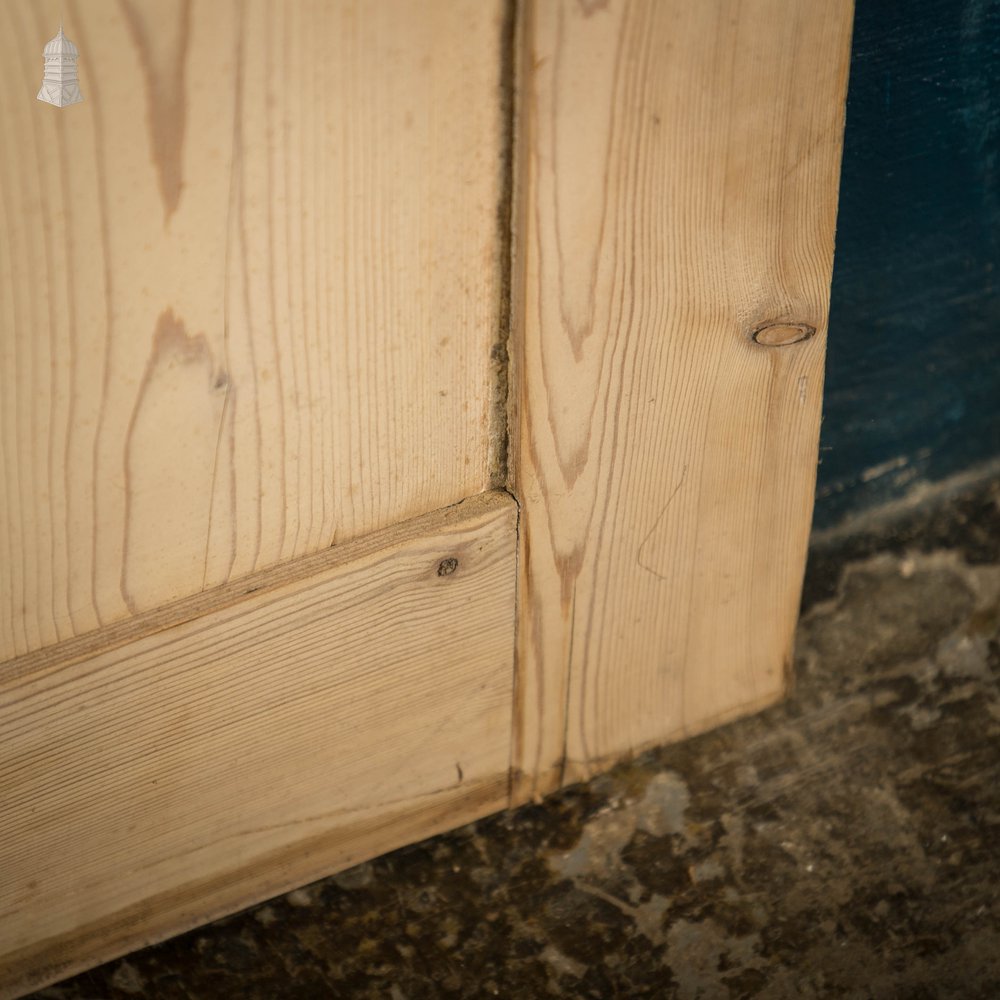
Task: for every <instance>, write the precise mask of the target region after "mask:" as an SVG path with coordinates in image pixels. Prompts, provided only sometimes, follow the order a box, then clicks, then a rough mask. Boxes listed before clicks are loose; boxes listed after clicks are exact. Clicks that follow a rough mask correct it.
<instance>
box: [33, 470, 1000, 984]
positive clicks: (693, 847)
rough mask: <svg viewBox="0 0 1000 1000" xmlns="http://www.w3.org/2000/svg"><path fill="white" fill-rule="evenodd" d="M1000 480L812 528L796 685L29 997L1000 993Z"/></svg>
mask: <svg viewBox="0 0 1000 1000" xmlns="http://www.w3.org/2000/svg"><path fill="white" fill-rule="evenodd" d="M998 501H1000V486H997V487H994V488H992V489H989V490H986V491H983V492H981V493H979V494H978V495H977V496H974V497H967V498H964V499H960V500H957V501H953V502H951V503H949V504H948V505H946V506H945V507H943V508H941V509H940V510H938V511H937V512H934V513H930V514H919V515H914V516H911V517H910V518H909V519H908V520H906V521H905V522H903V523H897V524H896V525H894V526H893V528H892V530H890V531H886V532H881V533H880V532H874V533H873V534H871V535H868V536H856V537H853V538H851V539H850V540H849V541H848V542H846V543H844V544H843V545H841V546H839V547H837V548H833V549H826V550H823V551H817V552H814V553H813V556H812V559H811V563H810V570H809V573H808V577H807V586H806V596H805V601H804V604H805V608H806V610H805V615H804V617H803V620H802V624H801V626H800V631H799V641H798V663H797V685H796V689H795V691H794V693H793V695H792V697H791V698H790V699H789V700H788V701H787V702H786V703H785V704H783V705H781V706H779V707H777V708H774V709H772V710H770V711H768V712H766V713H764V714H763V715H759V716H757V717H756V718H752V719H747V720H744V721H741V722H738V723H735V724H733V725H730V726H727V727H726V728H724V729H721V730H718V731H716V732H714V733H710V734H708V735H705V736H702V737H699V738H697V739H694V740H691V741H689V742H687V743H684V744H681V745H675V746H672V747H668V748H666V749H663V750H660V751H656V752H654V753H650V754H647V755H645V756H643V757H642V758H641V759H638V760H636V761H633V762H631V763H629V764H626V765H623V766H621V767H620V768H618V769H617V770H616V771H614V772H613V773H612V774H609V775H606V776H603V777H601V778H598V779H596V780H594V781H592V782H590V783H589V784H588V785H584V786H580V787H576V788H573V789H571V790H569V791H567V792H565V793H563V794H562V795H560V796H558V797H556V798H553V799H552V800H551V801H548V802H546V803H545V804H544V805H541V806H529V807H526V808H523V809H520V810H518V811H516V812H513V813H508V814H503V815H499V816H495V817H492V818H490V819H487V820H484V821H482V822H480V823H477V824H475V825H473V826H469V827H465V828H463V829H461V830H458V831H456V832H454V833H451V834H448V835H447V836H443V837H437V838H435V839H433V840H430V841H427V842H425V843H422V844H419V845H416V846H414V847H411V848H407V849H405V850H401V851H398V852H396V853H395V854H392V855H389V856H388V857H384V858H381V859H379V860H377V861H375V862H372V863H370V864H363V865H360V866H359V867H357V868H354V869H352V870H350V871H348V872H345V873H344V874H342V875H339V876H336V877H333V878H329V879H326V880H324V881H322V882H318V883H316V884H315V885H312V886H309V887H307V888H305V889H300V890H298V891H296V892H293V893H290V894H289V895H287V896H284V897H282V898H280V899H276V900H272V901H271V902H269V903H266V904H264V905H262V906H258V907H256V908H255V909H252V910H249V911H247V912H245V913H242V914H239V915H237V916H234V917H231V918H229V919H227V920H223V921H220V922H218V923H216V924H213V925H212V926H210V927H206V928H203V929H201V930H199V931H195V932H192V933H190V934H186V935H183V936H182V937H179V938H176V939H174V940H173V941H169V942H167V943H165V944H163V945H160V946H158V947H156V948H151V949H148V950H147V951H144V952H141V953H138V954H136V955H132V956H130V957H129V958H127V959H123V960H121V961H117V962H112V963H109V964H108V965H106V966H104V967H102V968H100V969H96V970H94V971H92V972H89V973H86V974H84V975H81V976H78V977H76V978H75V979H73V980H70V981H68V982H65V983H63V984H61V985H59V986H54V987H50V988H49V989H46V990H42V991H41V992H39V993H37V994H35V996H36V997H37V998H43V997H44V998H50V1000H55V998H59V1000H83V998H86V1000H98V998H115V1000H118V998H132V997H153V998H163V1000H173V998H191V1000H196V998H197V1000H201V998H214V997H226V998H236V997H239V998H266V1000H275V998H286V997H287V998H294V1000H307V998H320V997H323V998H327V997H348V998H355V997H357V998H369V997H371V998H376V997H377V998H384V1000H404V998H405V1000H418V998H436V997H491V996H498V997H505V998H522V997H523V998H544V997H572V998H583V997H596V998H610V997H655V998H661V997H662V998H672V997H676V998H679V1000H694V998H706V1000H708V998H716V997H720V998H727V997H760V998H786V997H787V998H793V997H795V998H798V997H854V998H859V1000H860V998H873V1000H876V998H877V1000H883V998H896V997H898V998H913V1000H917V998H932V997H933V998H936V997H956V998H961V1000H976V998H983V1000H985V998H990V1000H992V998H996V997H1000V741H998V735H1000V642H998V634H1000V507H998Z"/></svg>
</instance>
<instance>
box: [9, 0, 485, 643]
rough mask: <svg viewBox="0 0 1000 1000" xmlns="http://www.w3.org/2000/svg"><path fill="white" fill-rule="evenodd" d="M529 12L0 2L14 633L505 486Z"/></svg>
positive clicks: (392, 3) (253, 1) (139, 1)
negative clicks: (509, 204) (57, 103)
mask: <svg viewBox="0 0 1000 1000" xmlns="http://www.w3.org/2000/svg"><path fill="white" fill-rule="evenodd" d="M502 15H503V9H502V3H501V0H441V2H435V3H430V4H421V5H413V4H411V3H408V2H407V0H380V2H378V3H366V2H361V0H296V2H295V3H280V2H276V0H245V2H244V0H238V2H237V0H88V2H87V3H83V2H81V0H66V2H64V3H61V2H60V0H7V2H5V3H3V4H2V5H0V134H2V136H3V141H2V142H0V478H2V484H0V660H4V659H7V658H10V657H13V656H18V655H22V654H24V653H27V652H29V651H31V650H36V649H39V648H41V647H44V646H46V645H50V644H52V643H55V642H58V641H61V640H64V639H67V638H69V637H71V636H74V635H79V634H82V633H86V632H88V631H90V630H93V629H96V628H98V627H100V626H103V625H107V624H108V623H111V622H115V621H120V620H122V619H125V618H127V617H129V616H130V615H133V614H136V613H141V612H143V611H145V610H148V609H150V608H155V607H157V606H159V605H160V604H162V603H164V602H167V601H172V600H175V599H177V598H179V597H182V596H185V595H188V594H192V593H197V592H198V591H201V590H203V589H206V588H211V587H213V586H217V585H219V584H221V583H223V582H225V581H226V580H230V579H238V578H240V577H244V576H246V575H248V574H250V573H253V572H256V571H259V570H261V569H263V568H265V567H268V566H272V565H276V564H279V563H281V562H283V561H287V560H291V559H294V558H297V557H299V556H302V555H303V554H306V553H309V552H315V551H318V550H321V549H323V548H325V547H327V546H328V545H330V544H331V543H332V542H337V543H339V542H342V541H343V540H345V539H349V538H353V537H356V536H358V535H361V534H363V533H365V532H369V531H373V530H377V529H379V528H381V527H384V526H387V525H389V524H392V523H395V522H397V521H399V520H402V519H404V518H407V517H412V516H414V515H416V514H419V513H422V512H425V511H429V510H434V509H437V508H439V507H442V506H445V505H447V504H449V503H453V502H456V501H458V500H460V499H461V498H462V497H465V496H468V495H470V494H474V493H477V492H480V491H482V490H483V489H486V488H487V487H488V486H489V485H490V482H491V472H490V466H491V461H493V459H492V457H491V455H490V445H489V442H490V441H491V440H496V439H497V435H496V434H493V435H492V436H491V434H490V427H489V424H490V414H491V413H492V412H493V410H494V409H495V406H494V401H493V400H492V399H491V394H492V393H493V392H494V382H495V379H494V378H493V377H492V374H491V364H492V362H491V359H490V349H491V346H492V345H493V343H494V341H495V339H496V337H497V332H498V330H497V327H498V315H499V312H498V310H499V300H500V289H501V285H502V281H501V278H502V271H503V267H504V266H505V264H504V261H502V260H501V259H500V258H501V256H502V254H501V252H500V249H499V247H500V243H501V242H502V241H501V240H500V239H499V237H498V227H497V218H498V205H499V203H500V200H501V196H502V174H503V170H504V163H503V162H502V146H503V143H502V137H501V132H502V128H503V122H502V117H503V115H502V111H501V101H500V96H499V84H500V61H501V38H502V34H503V30H502V23H501V21H502ZM60 16H64V20H65V28H66V32H67V34H68V36H69V37H70V38H71V39H72V40H73V41H74V42H75V44H76V45H77V46H78V48H79V51H80V61H79V71H80V83H81V88H82V93H83V97H84V101H83V103H82V104H80V105H76V106H74V107H70V108H65V109H57V108H53V107H51V106H47V105H45V104H42V103H40V102H38V101H36V100H35V93H36V92H37V90H38V86H39V82H40V79H41V72H42V46H43V45H44V43H45V42H46V41H47V40H48V39H49V38H50V37H51V36H52V35H53V34H54V33H55V31H56V29H57V27H58V24H59V19H60Z"/></svg>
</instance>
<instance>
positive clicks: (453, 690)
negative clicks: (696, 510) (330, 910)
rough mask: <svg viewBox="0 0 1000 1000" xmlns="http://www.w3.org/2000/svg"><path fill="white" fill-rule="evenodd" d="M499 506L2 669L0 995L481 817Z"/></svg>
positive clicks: (497, 777) (504, 595) (497, 637)
mask: <svg viewBox="0 0 1000 1000" xmlns="http://www.w3.org/2000/svg"><path fill="white" fill-rule="evenodd" d="M516 513H517V512H516V505H515V504H514V502H513V501H512V500H511V498H510V497H509V496H508V495H507V494H505V493H488V494H484V495H482V496H479V497H475V498H473V499H470V500H467V501H465V502H464V503H462V504H459V505H457V506H455V507H452V508H449V509H447V510H444V511H441V512H437V513H434V514H430V515H426V516H424V517H422V518H419V519H416V520H415V521H412V522H408V523H406V524H404V525H400V526H398V527H395V528H392V529H388V530H387V531H385V532H382V533H380V534H379V535H377V536H371V537H368V538H366V539H363V540H360V541H358V542H354V543H347V544H346V545H345V546H343V547H339V546H338V547H337V548H336V549H332V550H329V551H328V552H327V553H326V554H325V555H324V556H323V557H312V564H311V565H310V567H309V568H310V573H309V575H308V576H306V577H305V578H302V579H294V580H287V579H286V578H285V577H284V576H283V574H282V571H280V570H279V571H268V572H265V573H263V574H259V575H258V576H256V577H253V578H252V579H251V581H249V582H252V583H253V585H254V587H256V588H259V589H257V591H256V592H255V593H252V594H250V595H248V596H244V597H243V598H242V599H241V600H237V601H235V602H232V601H231V598H232V596H233V595H232V594H231V593H230V592H226V591H223V592H222V593H221V594H217V595H215V596H216V597H217V598H218V600H217V601H215V602H214V604H215V607H214V608H212V603H213V602H212V595H205V596H204V597H203V598H202V600H203V601H205V602H207V603H208V606H209V608H211V610H206V609H205V608H203V609H202V614H201V615H200V616H197V617H193V618H188V619H187V620H184V615H183V614H181V615H179V616H178V621H177V623H176V624H173V625H171V626H169V627H162V626H163V622H154V623H151V622H145V623H133V624H132V626H131V627H132V628H133V631H137V630H139V629H140V628H142V627H145V629H146V634H141V635H140V634H136V635H133V636H132V637H131V638H130V640H129V641H126V642H123V643H122V644H120V645H119V646H118V647H117V648H114V649H110V650H106V651H96V652H95V651H92V650H91V651H89V652H88V651H87V650H85V649H82V648H79V646H77V647H75V648H73V647H71V648H70V649H69V651H68V655H67V656H66V657H63V658H62V659H61V660H60V659H59V658H58V657H57V655H56V653H57V650H52V651H48V650H47V651H46V659H44V660H42V659H37V660H36V661H35V662H33V663H30V664H26V665H24V668H23V669H20V670H17V671H14V670H10V669H8V668H7V667H4V668H2V669H0V733H3V739H2V740H0V996H15V995H18V994H19V993H20V992H23V991H24V990H26V989H28V988H31V987H35V986H38V985H41V984H42V983H44V982H51V981H53V980H55V979H58V978H61V977H62V976H64V975H67V974H69V973H71V972H72V971H74V970H76V969H79V968H81V967H86V966H88V965H93V964H95V963H97V962H99V961H103V960H106V959H108V958H110V957H112V956H114V955H117V954H121V953H123V952H124V951H127V950H130V949H132V948H135V947H139V946H141V945H144V944H147V943H149V942H151V941H153V940H157V939H160V938H163V937H166V936H169V935H171V934H174V933H177V932H179V931H181V930H184V929H186V928H189V927H191V926H194V925H196V924H198V923H201V922H204V921H206V920H209V919H212V918H213V917H216V916H219V915H221V914H223V913H227V912H230V911H232V910H234V909H238V908H240V907H243V906H246V905H248V904H250V903H252V902H254V901H256V900H259V899H263V898H266V897H268V896H271V895H274V894H275V893H278V892H281V891H284V890H286V889H288V888H291V887H293V886H295V885H297V884H301V883H303V882H306V881H309V880H311V879H314V878H317V877H319V876H320V875H323V874H327V873H329V872H331V871H334V870H337V869H339V868H344V867H347V866H349V865H351V864H354V863H356V862H357V861H360V860H362V859H363V858H367V857H372V856H374V855H377V854H380V853H382V852H384V851H387V850H390V849H391V848H393V847H397V846H399V845H400V844H403V843H408V842H411V841H413V840H417V839H420V838H421V837H425V836H428V835H429V834H431V833H434V832H438V831H440V830H442V829H447V828H451V827H454V826H457V825H459V824H461V823H464V822H467V821H468V820H471V819H473V818H475V817H476V816H480V815H483V814H484V813H487V812H490V811H493V810H495V809H499V808H502V807H503V806H504V805H505V804H506V802H507V797H508V765H509V753H510V722H511V712H512V684H511V681H512V677H513V653H514V650H513V634H514V583H515V567H514V558H515V548H516V542H515V537H516ZM320 558H322V560H323V561H324V565H322V566H319V565H318V560H320ZM450 559H454V560H456V561H457V564H456V565H455V566H454V568H453V571H451V572H439V569H440V568H441V564H442V562H443V561H444V560H450ZM445 569H451V564H450V563H449V564H447V565H446V567H445Z"/></svg>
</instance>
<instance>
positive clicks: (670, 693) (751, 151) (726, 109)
mask: <svg viewBox="0 0 1000 1000" xmlns="http://www.w3.org/2000/svg"><path fill="white" fill-rule="evenodd" d="M851 14H852V7H851V4H850V2H849V0H835V2H833V3H821V4H817V3H813V2H811V0H750V2H746V3H737V2H734V0H705V2H699V3H688V2H687V0H609V2H606V3H589V2H585V0H559V2H552V3H543V2H534V3H529V4H528V5H527V9H526V12H525V15H524V23H523V25H522V38H521V46H522V61H523V65H524V70H523V72H522V78H521V86H522V91H521V116H522V124H521V133H520V138H521V141H522V143H523V144H524V147H525V160H526V163H525V171H526V176H525V178H524V180H523V183H522V187H521V198H522V199H523V206H522V208H523V215H522V219H523V221H522V224H521V227H520V232H519V236H518V239H519V250H518V273H519V275H520V279H519V280H520V281H522V282H523V292H522V298H523V311H522V314H521V320H522V325H521V329H520V331H519V337H518V341H519V346H518V353H519V357H518V362H517V368H518V372H519V375H518V377H519V379H520V383H521V386H522V389H521V393H522V397H521V402H520V414H519V417H518V437H519V441H518V449H517V453H516V460H515V470H514V476H515V490H516V492H517V495H518V496H519V498H520V500H521V502H522V504H523V519H522V536H523V545H522V553H521V556H522V557H521V587H522V595H523V604H522V608H521V611H520V615H519V627H520V650H519V683H518V703H517V705H518V707H517V713H518V724H517V729H516V733H515V739H516V744H515V766H516V768H517V770H518V772H519V774H520V780H519V786H518V795H519V797H522V798H523V797H527V796H530V795H535V794H539V793H544V792H546V791H548V790H550V789H551V788H553V787H556V786H557V785H558V784H560V783H562V782H565V781H571V780H574V779H577V778H580V777H583V776H586V775H587V774H589V773H591V771H592V770H593V769H595V768H599V767H602V766H606V765H607V764H608V763H610V762H611V761H613V760H614V759H616V758H618V757H620V756H622V755H624V754H627V753H629V752H631V751H633V750H635V749H638V748H640V747H643V746H646V745H648V744H650V743H653V742H657V741H662V740H664V739H666V738H669V737H674V736H679V735H681V734H685V733H690V732H693V731H695V730H698V729H702V728H705V727H707V726H709V725H711V724H713V723H717V722H720V721H722V720H724V719H726V718H729V717H732V716H733V715H736V714H739V713H742V712H746V711H750V710H752V709H754V708H757V707H760V706H763V705H765V704H767V703H768V702H770V701H773V700H774V699H776V698H778V697H780V695H781V693H782V691H783V689H784V685H785V683H786V680H785V672H786V669H787V665H788V662H789V657H790V652H791V642H792V635H793V629H794V623H795V618H796V614H797V606H798V598H799V591H800V587H801V577H802V571H803V567H804V561H805V552H806V543H807V537H808V531H809V523H810V517H811V510H812V497H813V489H814V483H815V470H816V457H817V442H818V431H819V419H820V401H821V387H822V375H823V352H824V343H825V337H826V323H827V309H828V298H829V286H830V277H831V269H832V252H833V236H834V224H835V218H836V205H837V181H838V172H839V160H840V149H841V135H842V128H843V117H844V98H845V90H846V80H847V70H848V59H849V40H850V27H851ZM764 327H767V329H766V330H764V331H762V328H764ZM755 332H756V334H757V340H755V339H754V335H755ZM798 338H801V339H798ZM766 341H773V342H778V343H781V344H783V345H784V346H778V345H777V344H775V345H774V346H766V344H765V343H764V342H766ZM786 341H796V342H788V343H786Z"/></svg>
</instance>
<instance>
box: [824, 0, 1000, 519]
mask: <svg viewBox="0 0 1000 1000" xmlns="http://www.w3.org/2000/svg"><path fill="white" fill-rule="evenodd" d="M856 3H857V8H856V14H855V26H854V46H853V54H852V59H851V79H850V85H849V90H848V103H847V130H846V134H845V139H844V161H843V167H842V175H841V191H840V212H839V217H838V224H837V253H836V259H835V264H834V278H833V294H832V304H831V316H830V336H829V343H828V361H827V379H826V398H825V405H824V419H823V430H822V436H821V444H820V447H821V451H820V463H821V464H820V468H819V485H818V491H817V501H816V518H815V524H816V526H817V527H826V526H829V525H831V524H835V523H836V522H837V521H839V520H841V519H842V518H843V517H844V516H845V515H847V514H851V513H856V512H859V511H861V510H863V509H865V508H866V507H868V506H871V505H874V504H876V503H880V502H882V501H885V500H887V499H892V498H894V497H896V496H899V495H900V494H901V493H903V492H904V491H905V490H906V489H907V488H908V487H909V486H911V485H912V484H913V483H914V482H915V481H918V480H922V479H930V480H939V479H943V478H945V477H948V476H950V475H953V474H954V473H957V472H961V471H964V470H966V469H968V468H969V467H970V466H973V465H976V464H978V463H981V462H983V461H985V460H987V459H990V458H994V457H997V456H1000V173H998V170H1000V162H998V154H1000V0H909V2H905V3H904V2H898V0H856Z"/></svg>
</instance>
